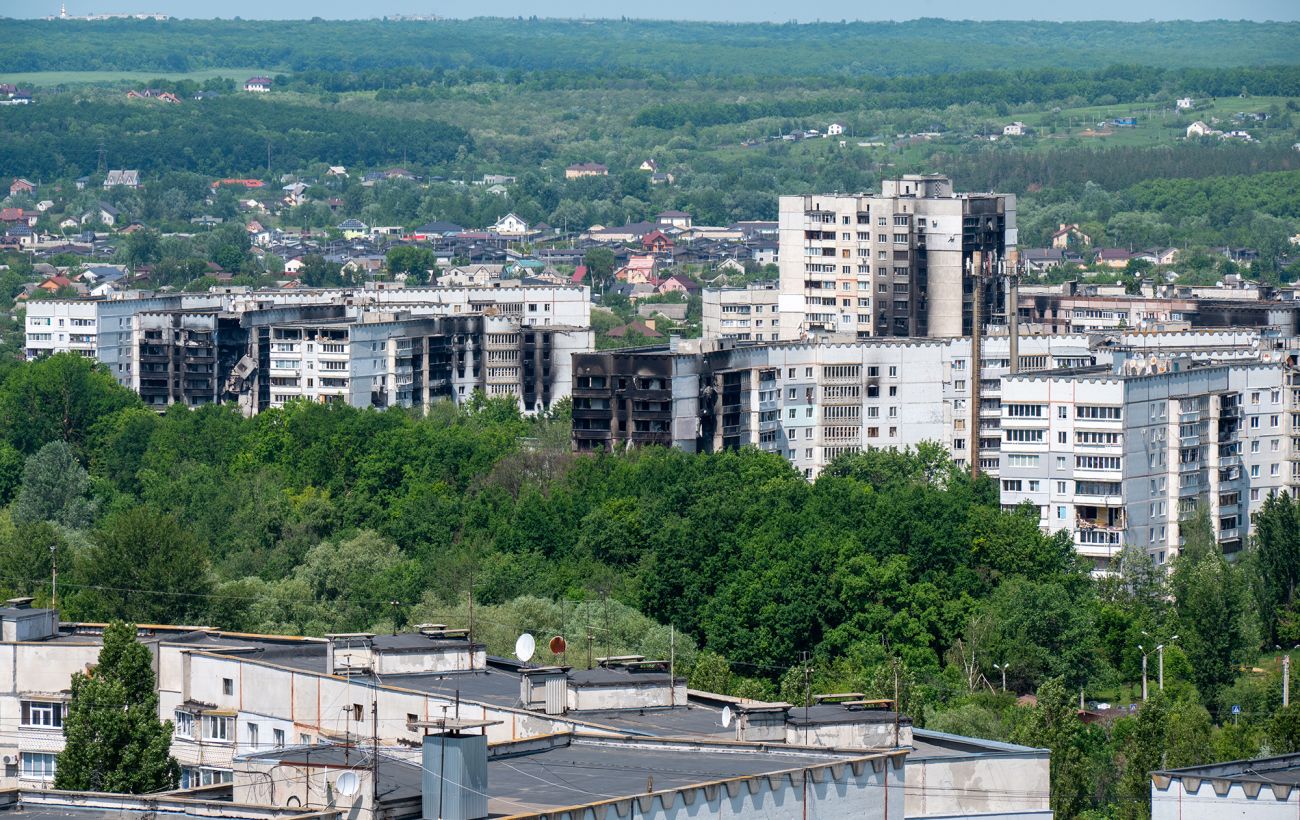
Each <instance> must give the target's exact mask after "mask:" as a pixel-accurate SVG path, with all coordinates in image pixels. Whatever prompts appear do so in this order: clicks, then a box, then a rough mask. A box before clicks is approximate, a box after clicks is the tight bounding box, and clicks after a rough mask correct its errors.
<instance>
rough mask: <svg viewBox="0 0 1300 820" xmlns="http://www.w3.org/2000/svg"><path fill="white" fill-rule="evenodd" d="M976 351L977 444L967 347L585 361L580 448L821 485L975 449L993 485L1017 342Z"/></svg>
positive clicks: (681, 353) (803, 348) (1075, 352)
mask: <svg viewBox="0 0 1300 820" xmlns="http://www.w3.org/2000/svg"><path fill="white" fill-rule="evenodd" d="M1260 344H1261V343H1260V335H1259V334H1258V333H1257V332H1254V331H1214V332H1207V331H1185V332H1167V333H1138V332H1136V331H1130V332H1126V333H1115V334H1108V335H1082V334H1072V335H1059V336H1022V337H1020V339H1019V340H1018V344H1017V352H1016V356H1017V369H1018V370H1019V372H1021V373H1040V372H1049V373H1050V372H1054V371H1061V370H1071V369H1075V368H1086V367H1092V366H1094V365H1110V364H1111V363H1112V362H1113V361H1114V359H1115V357H1116V356H1120V357H1125V356H1136V355H1138V354H1139V353H1140V354H1141V355H1143V356H1149V355H1152V354H1155V353H1157V352H1163V353H1164V354H1165V355H1179V356H1185V357H1189V360H1190V359H1193V358H1201V359H1209V358H1210V357H1211V356H1213V357H1219V358H1224V359H1240V360H1242V361H1258V360H1259V359H1260V357H1261V355H1262V353H1261V349H1260ZM982 347H983V350H982V362H981V367H980V373H979V376H978V378H979V386H980V390H979V393H980V407H979V413H978V416H977V419H978V426H979V430H978V431H977V433H976V434H975V435H972V431H971V424H972V423H973V421H972V414H971V408H970V401H971V399H972V391H973V388H974V384H975V379H974V377H973V376H972V368H971V363H970V359H971V342H970V339H969V338H955V339H908V340H902V339H897V340H893V339H870V340H864V341H860V342H852V343H843V344H823V343H818V342H780V343H776V344H771V343H765V344H762V345H746V344H743V343H737V342H736V341H734V340H708V339H705V340H698V341H689V342H688V341H681V340H675V341H674V343H673V344H672V345H670V346H669V347H662V348H641V349H633V350H616V351H603V352H598V353H587V354H580V355H577V356H576V357H575V359H574V364H573V376H574V383H573V401H574V409H573V440H574V446H575V447H576V448H577V449H579V450H592V449H605V450H610V449H615V448H620V447H628V446H637V445H642V444H657V445H662V446H668V447H677V448H680V449H683V450H686V451H687V452H716V451H719V450H724V449H733V448H738V447H743V446H755V447H758V448H759V449H763V450H767V451H770V452H775V453H780V454H781V455H783V456H784V457H786V458H787V459H789V460H790V462H791V463H792V464H793V465H795V467H797V468H798V469H799V470H800V472H802V473H803V474H804V475H805V476H807V477H808V478H815V477H816V476H817V475H818V474H819V473H820V472H821V470H822V469H823V468H825V466H826V465H827V464H829V463H830V462H831V461H832V460H833V459H834V458H835V457H836V456H838V455H840V454H841V453H846V452H855V451H858V450H861V449H864V448H867V447H908V446H915V445H917V444H919V443H921V442H923V441H933V442H938V443H940V444H942V445H943V446H945V447H946V448H948V450H949V452H950V453H951V455H952V457H953V459H954V460H955V461H956V462H957V463H958V464H959V465H962V466H965V465H968V464H969V463H970V459H971V458H972V448H976V451H977V456H976V457H977V458H978V459H979V468H980V470H981V471H982V472H986V473H990V474H992V475H997V474H999V472H1000V471H1001V466H1002V461H1003V453H1002V451H1003V450H1004V449H1005V445H1006V442H1005V441H1004V434H1003V429H1002V428H1003V420H1004V414H1003V404H1004V402H1005V401H1006V399H1005V396H1004V394H1003V390H1004V381H1005V378H1006V377H1007V376H1008V375H1009V374H1010V372H1011V369H1012V368H1011V350H1010V348H1011V344H1010V339H1009V337H1007V336H1005V335H1001V336H991V337H988V338H986V339H984V340H983V344H982ZM1277 355H1279V356H1280V354H1277ZM1298 475H1300V473H1298ZM1297 480H1300V479H1297Z"/></svg>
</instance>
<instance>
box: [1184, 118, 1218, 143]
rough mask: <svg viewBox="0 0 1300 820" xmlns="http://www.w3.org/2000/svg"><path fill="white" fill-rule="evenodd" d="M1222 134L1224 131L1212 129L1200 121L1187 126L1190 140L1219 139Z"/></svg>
mask: <svg viewBox="0 0 1300 820" xmlns="http://www.w3.org/2000/svg"><path fill="white" fill-rule="evenodd" d="M1222 133H1223V132H1222V131H1219V130H1217V129H1214V128H1211V127H1210V126H1208V125H1206V124H1205V123H1203V122H1201V121H1200V120H1197V121H1196V122H1194V123H1192V124H1191V125H1189V126H1187V138H1188V139H1189V140H1190V139H1196V138H1198V137H1217V136H1219V135H1221V134H1222Z"/></svg>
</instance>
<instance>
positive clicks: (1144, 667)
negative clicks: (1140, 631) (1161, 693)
mask: <svg viewBox="0 0 1300 820" xmlns="http://www.w3.org/2000/svg"><path fill="white" fill-rule="evenodd" d="M1138 651H1140V652H1141V653H1142V702H1143V703H1146V702H1147V654H1148V653H1147V651H1146V648H1145V647H1143V646H1142V644H1138Z"/></svg>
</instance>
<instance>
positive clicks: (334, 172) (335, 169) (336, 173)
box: [325, 165, 348, 179]
mask: <svg viewBox="0 0 1300 820" xmlns="http://www.w3.org/2000/svg"><path fill="white" fill-rule="evenodd" d="M325 176H327V177H342V178H343V179H347V176H348V169H347V168H344V167H343V166H342V165H331V166H330V169H329V170H328V171H326V172H325Z"/></svg>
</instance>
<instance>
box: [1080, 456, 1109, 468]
mask: <svg viewBox="0 0 1300 820" xmlns="http://www.w3.org/2000/svg"><path fill="white" fill-rule="evenodd" d="M1074 466H1075V467H1077V468H1078V469H1080V470H1118V469H1119V456H1075V457H1074Z"/></svg>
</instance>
